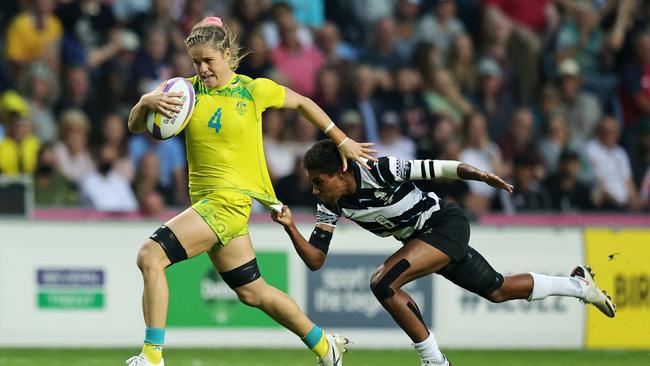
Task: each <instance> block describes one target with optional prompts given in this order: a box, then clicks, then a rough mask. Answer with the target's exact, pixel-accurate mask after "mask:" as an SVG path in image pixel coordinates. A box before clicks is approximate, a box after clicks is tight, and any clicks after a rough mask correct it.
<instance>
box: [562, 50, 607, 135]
mask: <svg viewBox="0 0 650 366" xmlns="http://www.w3.org/2000/svg"><path fill="white" fill-rule="evenodd" d="M558 77H559V80H558V83H559V89H560V112H561V113H563V114H564V115H565V117H566V119H567V121H568V122H569V134H570V136H571V141H572V143H574V144H576V145H575V146H582V145H584V144H585V142H587V141H588V140H589V139H590V138H591V136H592V134H593V130H594V128H595V127H596V125H597V124H598V121H600V118H601V116H602V110H601V107H600V104H599V103H598V99H597V98H596V97H595V96H593V95H592V94H589V93H588V92H584V91H580V84H581V77H580V66H579V65H578V63H577V62H576V61H575V60H573V59H570V58H569V59H565V60H563V61H562V62H560V65H559V66H558Z"/></svg>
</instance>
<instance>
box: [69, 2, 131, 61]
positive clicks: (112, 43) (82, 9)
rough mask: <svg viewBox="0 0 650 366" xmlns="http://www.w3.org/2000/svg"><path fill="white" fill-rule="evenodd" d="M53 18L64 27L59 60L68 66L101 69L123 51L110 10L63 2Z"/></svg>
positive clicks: (102, 5) (98, 5)
mask: <svg viewBox="0 0 650 366" xmlns="http://www.w3.org/2000/svg"><path fill="white" fill-rule="evenodd" d="M56 15H57V17H58V18H59V19H61V21H62V23H63V30H64V36H63V44H62V47H61V49H62V58H63V62H64V63H65V64H67V65H85V66H87V67H88V68H89V69H91V70H92V69H94V68H96V67H99V66H101V65H102V64H103V63H104V62H106V61H107V60H109V59H111V58H113V57H114V56H115V55H117V53H118V52H119V51H120V49H121V47H122V34H121V30H120V29H119V28H118V27H117V20H116V19H115V15H114V14H113V7H112V6H111V5H110V4H106V3H105V2H103V1H100V0H82V1H68V2H62V4H60V5H59V6H58V7H57V9H56Z"/></svg>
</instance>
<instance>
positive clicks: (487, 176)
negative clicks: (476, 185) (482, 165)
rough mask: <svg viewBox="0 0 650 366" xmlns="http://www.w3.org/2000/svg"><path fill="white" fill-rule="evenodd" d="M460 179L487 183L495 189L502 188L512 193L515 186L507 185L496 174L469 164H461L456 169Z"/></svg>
mask: <svg viewBox="0 0 650 366" xmlns="http://www.w3.org/2000/svg"><path fill="white" fill-rule="evenodd" d="M456 172H457V174H458V177H459V178H461V179H467V180H477V181H479V182H485V183H487V184H489V185H491V186H492V187H494V188H500V189H504V190H506V191H508V193H512V190H513V186H512V184H508V183H506V182H505V181H504V180H503V179H501V177H499V176H498V175H496V174H494V173H488V172H484V171H482V170H479V169H477V168H475V167H473V166H471V165H469V164H467V163H460V164H458V167H457V168H456Z"/></svg>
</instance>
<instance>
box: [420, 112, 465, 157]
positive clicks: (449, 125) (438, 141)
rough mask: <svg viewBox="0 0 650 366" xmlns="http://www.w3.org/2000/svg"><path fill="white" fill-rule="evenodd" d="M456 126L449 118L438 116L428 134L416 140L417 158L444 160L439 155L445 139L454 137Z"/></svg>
mask: <svg viewBox="0 0 650 366" xmlns="http://www.w3.org/2000/svg"><path fill="white" fill-rule="evenodd" d="M457 127H458V126H457V125H456V124H455V123H454V122H452V121H451V120H450V119H448V118H445V117H444V116H438V118H437V119H436V121H435V122H434V124H433V126H432V128H431V132H430V133H429V135H428V136H426V137H424V138H422V139H420V140H419V141H418V142H419V144H418V150H417V158H418V159H439V160H444V159H442V158H441V157H440V155H441V154H442V150H443V148H444V147H445V146H446V143H447V141H452V140H454V139H456V132H457V131H458V130H459V129H458V128H457ZM459 150H460V149H459Z"/></svg>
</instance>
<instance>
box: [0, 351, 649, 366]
mask: <svg viewBox="0 0 650 366" xmlns="http://www.w3.org/2000/svg"><path fill="white" fill-rule="evenodd" d="M136 352H138V350H136V349H132V350H126V349H123V350H121V349H2V348H0V366H42V365H47V366H77V365H79V366H118V365H124V360H125V359H126V358H128V357H129V356H131V355H133V354H135V353H136ZM446 354H447V356H448V357H449V359H450V360H451V361H452V362H453V363H454V365H455V366H583V365H584V366H601V365H602V366H611V365H624V366H637V365H638V366H642V365H644V366H648V365H650V350H647V351H560V350H516V351H510V350H507V351H505V350H471V351H469V350H449V351H447V352H446ZM165 364H166V365H167V366H313V365H316V361H315V357H314V356H312V355H311V353H309V352H307V351H306V350H299V349H292V350H286V349H280V350H272V349H174V348H169V349H167V350H166V351H165ZM419 364H420V363H419V359H418V357H417V355H416V353H415V352H414V351H402V350H400V351H386V350H381V351H379V350H377V351H374V350H361V349H357V350H354V349H353V350H351V351H350V352H349V353H348V354H346V357H345V366H382V365H386V366H403V365H404V366H410V365H413V366H418V365H419Z"/></svg>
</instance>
